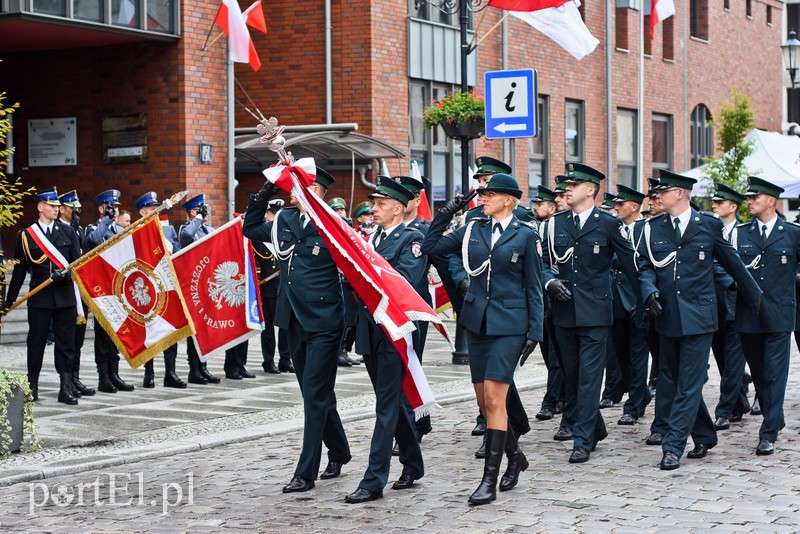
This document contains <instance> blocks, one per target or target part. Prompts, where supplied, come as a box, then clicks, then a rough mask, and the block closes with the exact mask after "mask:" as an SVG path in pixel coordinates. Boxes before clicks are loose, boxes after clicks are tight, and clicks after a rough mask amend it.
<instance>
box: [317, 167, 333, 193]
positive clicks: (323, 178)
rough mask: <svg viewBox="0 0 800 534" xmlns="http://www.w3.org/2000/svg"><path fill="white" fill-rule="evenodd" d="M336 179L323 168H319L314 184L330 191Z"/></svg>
mask: <svg viewBox="0 0 800 534" xmlns="http://www.w3.org/2000/svg"><path fill="white" fill-rule="evenodd" d="M335 181H336V179H335V178H334V177H333V176H331V174H330V173H329V172H328V171H326V170H325V169H323V168H321V167H317V176H316V177H315V178H314V182H316V183H318V184H319V185H321V186H322V187H324V188H325V189H329V188H330V187H331V184H332V183H333V182H335Z"/></svg>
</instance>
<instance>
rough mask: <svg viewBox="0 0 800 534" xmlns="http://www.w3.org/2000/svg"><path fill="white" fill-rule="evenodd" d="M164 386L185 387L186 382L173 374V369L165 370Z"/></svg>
mask: <svg viewBox="0 0 800 534" xmlns="http://www.w3.org/2000/svg"><path fill="white" fill-rule="evenodd" d="M164 387H165V388H175V389H186V382H184V381H183V380H181V379H180V377H179V376H178V375H177V374H175V371H171V370H169V369H168V370H167V371H166V372H165V373H164Z"/></svg>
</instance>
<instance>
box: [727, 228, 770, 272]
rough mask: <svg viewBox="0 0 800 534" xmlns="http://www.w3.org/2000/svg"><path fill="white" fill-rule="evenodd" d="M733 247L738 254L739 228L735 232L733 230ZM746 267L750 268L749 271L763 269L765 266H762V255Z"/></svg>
mask: <svg viewBox="0 0 800 534" xmlns="http://www.w3.org/2000/svg"><path fill="white" fill-rule="evenodd" d="M731 246H733V248H734V249H736V252H739V228H738V227H735V228H734V229H733V230H731ZM745 267H746V268H748V269H752V270H754V271H755V270H756V269H760V268H761V267H763V265H761V254H759V255H757V256H756V257H755V258H754V259H753V261H751V262H750V263H749V264H747V265H745Z"/></svg>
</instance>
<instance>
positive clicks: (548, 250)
mask: <svg viewBox="0 0 800 534" xmlns="http://www.w3.org/2000/svg"><path fill="white" fill-rule="evenodd" d="M566 168H567V173H566V176H567V193H566V199H567V204H568V205H569V206H570V208H571V209H570V210H569V211H566V212H562V213H559V214H557V215H556V216H555V217H553V219H552V221H551V223H550V224H548V231H547V235H546V236H543V240H544V242H545V247H544V254H543V263H544V268H543V271H544V272H543V278H544V283H545V286H544V287H545V289H546V290H547V291H548V292H549V293H550V295H551V296H552V297H553V324H555V333H556V340H557V343H558V347H559V349H560V350H561V357H562V362H561V370H562V372H563V373H564V383H565V384H566V394H567V408H566V410H565V412H564V415H565V419H566V420H570V419H572V420H574V424H573V426H572V440H573V450H572V455H571V456H570V457H569V462H570V463H581V462H585V461H587V460H588V459H589V454H590V452H591V451H592V450H594V448H595V447H596V445H597V443H598V442H599V441H602V440H603V439H605V438H606V436H608V432H607V431H606V427H605V422H604V421H603V416H602V415H601V414H600V408H599V399H600V388H601V385H602V382H603V368H604V364H605V361H606V342H607V340H608V333H609V327H610V326H611V324H612V323H613V302H612V293H611V263H612V260H613V259H614V257H615V255H616V259H617V261H618V265H619V269H620V270H621V271H622V272H623V273H624V274H625V275H626V276H628V278H629V279H630V280H631V285H632V286H633V287H637V285H638V281H637V272H636V266H635V265H634V260H633V247H632V246H631V243H630V241H628V240H627V239H625V237H624V236H623V235H622V229H621V226H622V222H621V221H620V219H619V218H618V217H614V216H613V215H611V214H609V213H607V212H604V211H601V210H599V209H598V208H596V207H595V197H596V196H597V193H598V192H599V189H600V182H601V181H602V180H604V179H605V175H604V174H603V173H601V172H599V171H597V170H596V169H593V168H592V167H589V166H588V165H583V164H580V163H568V164H567V166H566Z"/></svg>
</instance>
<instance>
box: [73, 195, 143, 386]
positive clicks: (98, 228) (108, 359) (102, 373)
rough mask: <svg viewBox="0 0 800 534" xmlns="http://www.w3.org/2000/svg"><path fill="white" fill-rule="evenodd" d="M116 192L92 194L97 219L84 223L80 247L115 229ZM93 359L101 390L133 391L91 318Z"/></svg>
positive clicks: (95, 243)
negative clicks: (84, 240) (83, 241)
mask: <svg viewBox="0 0 800 534" xmlns="http://www.w3.org/2000/svg"><path fill="white" fill-rule="evenodd" d="M119 197H120V192H119V191H118V190H116V189H108V190H106V191H103V192H102V193H100V194H99V195H97V196H96V197H94V203H95V204H96V205H97V211H98V212H100V220H99V221H98V222H96V223H94V224H90V225H88V226H87V227H86V243H85V245H84V249H86V250H91V249H93V248H95V247H96V246H98V245H100V243H102V242H103V241H106V240H108V239H111V238H112V237H113V236H114V235H115V234H116V233H117V226H116V224H115V223H114V221H115V220H116V218H117V215H119ZM94 360H95V363H96V364H97V374H98V375H99V377H100V381H99V383H98V385H97V389H98V390H99V391H102V392H103V393H116V392H117V391H118V390H119V391H133V390H134V386H133V385H131V384H128V383H127V382H125V381H124V380H122V378H120V376H119V351H117V347H116V345H114V342H113V341H112V340H111V337H110V336H109V335H108V333H107V332H106V331H105V329H104V328H103V327H102V326H101V325H100V322H99V321H98V320H97V318H95V322H94Z"/></svg>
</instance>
